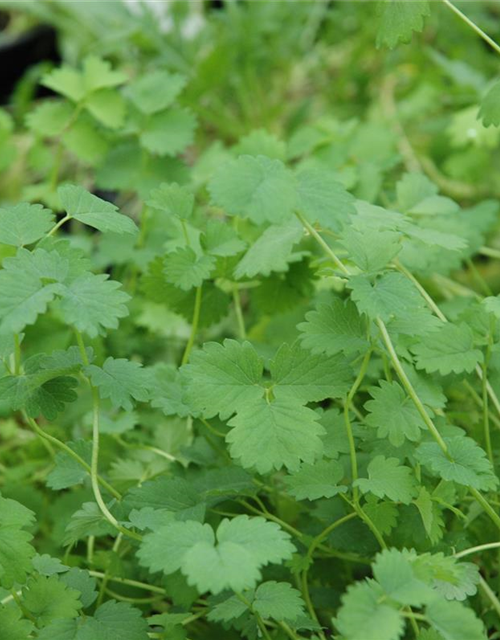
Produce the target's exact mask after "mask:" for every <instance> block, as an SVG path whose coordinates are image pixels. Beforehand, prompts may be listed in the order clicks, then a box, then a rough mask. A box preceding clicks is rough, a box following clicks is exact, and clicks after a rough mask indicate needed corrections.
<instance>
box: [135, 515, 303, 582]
mask: <svg viewBox="0 0 500 640" xmlns="http://www.w3.org/2000/svg"><path fill="white" fill-rule="evenodd" d="M215 542H216V539H215V535H214V532H213V530H212V529H211V528H210V527H209V526H208V525H206V524H205V525H202V524H200V523H198V522H189V521H188V522H173V523H172V524H168V525H166V526H165V527H162V528H161V529H159V530H158V531H155V532H153V533H151V534H147V535H146V536H145V537H144V541H143V542H142V544H141V548H140V550H139V554H138V555H139V559H140V561H141V564H142V565H143V566H146V567H148V568H149V569H150V570H152V571H163V572H164V573H166V574H170V573H173V572H175V571H177V570H178V569H181V571H182V573H184V575H186V577H187V578H188V582H189V583H190V584H193V585H196V587H197V589H198V590H199V591H200V593H204V592H205V591H211V592H212V593H220V592H221V591H223V590H224V589H233V590H235V591H241V590H243V589H248V588H251V587H253V586H254V585H255V583H256V581H257V580H258V579H259V577H260V568H261V567H262V566H263V565H266V564H268V563H270V562H273V563H276V562H280V561H282V560H286V559H287V558H289V557H291V555H292V553H293V551H294V546H293V545H292V544H291V542H290V536H289V535H288V534H287V533H285V532H284V531H282V530H281V529H280V528H279V527H278V526H277V525H276V524H274V523H271V522H266V521H265V520H264V519H263V518H249V517H248V516H245V515H242V516H237V517H235V518H233V519H232V520H223V521H222V522H221V524H220V525H219V527H218V529H217V544H215ZM165 548H169V549H175V554H172V555H170V554H168V555H167V554H164V553H163V552H162V549H165Z"/></svg>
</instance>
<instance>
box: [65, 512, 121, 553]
mask: <svg viewBox="0 0 500 640" xmlns="http://www.w3.org/2000/svg"><path fill="white" fill-rule="evenodd" d="M115 533H116V529H115V528H114V527H112V526H111V525H110V524H109V522H108V521H107V520H106V519H105V518H104V516H103V515H102V513H101V511H100V510H99V507H98V506H97V504H96V503H95V502H84V503H83V504H82V507H81V509H79V510H78V511H76V512H75V513H74V514H73V515H72V516H71V520H70V521H69V523H68V525H67V527H66V531H65V535H64V540H63V544H65V545H71V544H74V543H75V542H78V540H82V539H84V538H87V537H89V536H105V535H112V534H115Z"/></svg>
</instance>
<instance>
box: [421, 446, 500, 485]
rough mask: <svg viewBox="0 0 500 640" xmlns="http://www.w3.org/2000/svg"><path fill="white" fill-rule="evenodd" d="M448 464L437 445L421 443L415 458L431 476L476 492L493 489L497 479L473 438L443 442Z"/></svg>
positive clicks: (484, 454) (482, 451)
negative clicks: (468, 487) (445, 447)
mask: <svg viewBox="0 0 500 640" xmlns="http://www.w3.org/2000/svg"><path fill="white" fill-rule="evenodd" d="M444 441H445V442H446V445H447V446H448V452H449V455H450V457H451V460H450V459H449V458H448V457H447V456H446V455H445V454H444V452H443V451H442V450H441V448H440V447H439V445H438V444H437V442H423V443H422V444H421V445H420V446H419V447H418V449H417V450H416V453H415V455H416V457H417V459H418V460H419V461H420V463H421V464H422V465H424V467H426V468H427V469H428V470H429V471H430V472H431V473H432V474H433V475H435V476H437V477H438V478H442V479H443V480H450V481H452V482H457V483H458V484H461V485H464V486H470V487H474V488H475V489H479V490H481V491H482V490H489V489H495V488H496V487H497V485H498V479H497V477H496V475H495V473H494V471H493V469H492V466H491V463H490V461H489V460H488V458H487V456H486V452H485V451H484V450H483V449H481V447H480V446H479V445H478V444H477V443H476V442H475V441H474V440H472V438H467V437H465V436H454V437H453V438H444Z"/></svg>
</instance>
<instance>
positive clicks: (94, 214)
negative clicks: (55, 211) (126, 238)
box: [57, 184, 137, 233]
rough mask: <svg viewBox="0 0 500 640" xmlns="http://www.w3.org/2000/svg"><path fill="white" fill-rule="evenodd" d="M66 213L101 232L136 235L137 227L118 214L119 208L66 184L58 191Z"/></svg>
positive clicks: (77, 187)
mask: <svg viewBox="0 0 500 640" xmlns="http://www.w3.org/2000/svg"><path fill="white" fill-rule="evenodd" d="M57 193H58V195H59V198H60V200H61V204H62V206H63V208H64V210H65V211H66V213H67V214H68V215H69V216H71V217H72V218H75V220H78V221H79V222H83V224H87V225H89V226H90V227H94V228H95V229H98V230H99V231H103V232H105V231H112V232H113V233H136V232H137V226H136V224H135V222H134V221H133V220H132V219H131V218H129V217H128V216H125V215H123V214H122V213H119V212H118V207H117V206H116V205H114V204H112V203H111V202H106V201H105V200H102V199H101V198H98V197H97V196H95V195H94V194H92V193H89V192H88V191H87V190H86V189H83V187H79V186H77V185H74V184H65V185H62V186H61V187H59V189H58V190H57Z"/></svg>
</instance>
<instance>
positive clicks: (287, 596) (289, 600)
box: [252, 580, 305, 623]
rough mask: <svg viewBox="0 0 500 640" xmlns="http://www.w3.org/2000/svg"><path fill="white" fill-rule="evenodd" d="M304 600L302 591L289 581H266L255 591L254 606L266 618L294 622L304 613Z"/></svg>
mask: <svg viewBox="0 0 500 640" xmlns="http://www.w3.org/2000/svg"><path fill="white" fill-rule="evenodd" d="M304 607H305V604H304V601H303V600H302V596H301V594H300V591H297V589H294V588H293V587H292V586H291V585H290V584H288V582H275V581H274V580H272V581H270V582H264V583H262V584H261V585H259V587H258V588H257V590H256V591H255V597H254V600H253V602H252V608H253V609H254V611H256V612H257V613H258V614H259V615H260V616H261V617H262V618H264V620H269V619H271V620H276V621H277V622H290V623H293V622H295V620H297V618H298V617H300V616H302V615H304Z"/></svg>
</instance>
